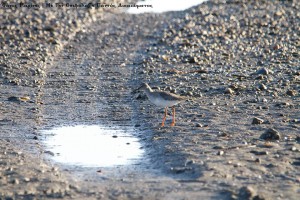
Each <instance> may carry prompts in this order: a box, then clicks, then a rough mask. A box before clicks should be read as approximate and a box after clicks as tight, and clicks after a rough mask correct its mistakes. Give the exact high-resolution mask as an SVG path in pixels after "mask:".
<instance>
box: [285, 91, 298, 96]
mask: <svg viewBox="0 0 300 200" xmlns="http://www.w3.org/2000/svg"><path fill="white" fill-rule="evenodd" d="M286 94H287V95H289V96H296V95H297V91H296V90H288V91H286Z"/></svg>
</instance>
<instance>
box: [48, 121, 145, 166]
mask: <svg viewBox="0 0 300 200" xmlns="http://www.w3.org/2000/svg"><path fill="white" fill-rule="evenodd" d="M133 131H134V130H133V129H128V128H127V129H126V130H122V129H120V128H108V127H102V126H96V125H94V126H85V125H78V126H65V127H56V128H53V129H51V130H43V131H42V133H43V134H44V135H45V140H44V144H45V146H46V147H45V148H46V150H47V151H50V152H52V153H51V154H52V155H53V160H54V161H56V162H59V163H62V164H67V165H76V166H81V167H112V166H117V165H128V164H134V163H135V162H137V161H138V160H139V159H140V158H141V157H142V155H143V150H142V148H141V144H140V143H139V141H138V138H135V137H133V135H132V133H133Z"/></svg>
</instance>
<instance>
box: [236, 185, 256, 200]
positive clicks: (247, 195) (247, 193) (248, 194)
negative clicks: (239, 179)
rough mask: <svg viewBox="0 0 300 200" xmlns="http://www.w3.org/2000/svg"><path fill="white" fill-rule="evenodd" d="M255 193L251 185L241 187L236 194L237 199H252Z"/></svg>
mask: <svg viewBox="0 0 300 200" xmlns="http://www.w3.org/2000/svg"><path fill="white" fill-rule="evenodd" d="M255 193H256V192H255V190H254V189H253V188H252V187H251V186H244V187H241V189H240V191H239V194H238V199H245V200H246V199H253V197H254V196H255Z"/></svg>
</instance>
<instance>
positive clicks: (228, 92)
mask: <svg viewBox="0 0 300 200" xmlns="http://www.w3.org/2000/svg"><path fill="white" fill-rule="evenodd" d="M224 93H225V94H233V93H234V91H233V89H231V88H226V89H225V91H224Z"/></svg>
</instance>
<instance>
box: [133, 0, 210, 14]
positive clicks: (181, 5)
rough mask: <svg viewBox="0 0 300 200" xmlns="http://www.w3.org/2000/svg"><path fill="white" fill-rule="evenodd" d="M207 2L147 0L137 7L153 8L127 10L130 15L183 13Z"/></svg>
mask: <svg viewBox="0 0 300 200" xmlns="http://www.w3.org/2000/svg"><path fill="white" fill-rule="evenodd" d="M205 1H207V0H175V1H174V0H145V1H139V2H138V3H137V5H152V7H145V8H144V7H139V8H136V7H131V8H129V9H128V10H127V12H128V13H130V14H141V13H150V12H152V13H163V12H168V11H181V10H185V9H188V8H191V7H193V6H196V5H199V4H201V3H203V2H205Z"/></svg>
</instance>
